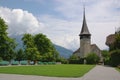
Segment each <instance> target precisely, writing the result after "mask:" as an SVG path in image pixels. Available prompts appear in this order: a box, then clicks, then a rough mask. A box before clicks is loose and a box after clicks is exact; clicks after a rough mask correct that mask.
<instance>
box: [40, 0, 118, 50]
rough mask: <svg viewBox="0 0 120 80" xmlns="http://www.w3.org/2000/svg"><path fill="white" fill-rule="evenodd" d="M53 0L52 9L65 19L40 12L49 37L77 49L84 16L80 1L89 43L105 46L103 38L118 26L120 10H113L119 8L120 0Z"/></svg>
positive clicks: (101, 47)
mask: <svg viewBox="0 0 120 80" xmlns="http://www.w3.org/2000/svg"><path fill="white" fill-rule="evenodd" d="M56 1H57V2H58V6H57V7H56V8H55V10H56V11H57V12H59V13H60V14H62V15H63V16H64V17H65V19H59V18H56V17H55V16H53V15H52V16H51V15H42V20H43V21H44V22H45V24H47V25H46V26H48V27H50V28H52V29H53V30H51V29H49V28H48V29H49V30H50V31H51V32H52V33H54V34H52V36H51V38H52V40H53V41H54V42H56V43H58V44H59V45H62V46H64V47H67V48H69V49H72V50H75V48H76V49H77V48H79V44H80V42H79V36H78V35H79V33H80V30H81V27H82V19H83V5H82V4H83V3H85V4H86V18H87V24H88V28H89V30H90V32H91V34H92V39H91V42H92V44H97V45H98V47H100V49H106V48H108V47H107V46H106V45H105V41H106V37H107V36H108V35H109V34H114V32H115V27H119V21H120V11H119V10H116V9H117V8H118V7H119V4H118V3H119V0H110V1H108V0H86V1H83V0H74V1H73V0H56ZM66 18H67V19H66ZM47 32H49V31H47ZM51 32H49V33H51ZM46 34H47V33H46ZM49 35H50V34H49Z"/></svg>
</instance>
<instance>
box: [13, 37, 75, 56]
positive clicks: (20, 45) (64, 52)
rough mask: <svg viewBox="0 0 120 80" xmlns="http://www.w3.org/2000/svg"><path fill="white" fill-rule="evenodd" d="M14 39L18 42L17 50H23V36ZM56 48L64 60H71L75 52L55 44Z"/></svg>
mask: <svg viewBox="0 0 120 80" xmlns="http://www.w3.org/2000/svg"><path fill="white" fill-rule="evenodd" d="M11 37H12V38H14V39H15V40H16V42H17V44H18V45H17V49H20V48H23V43H22V41H21V38H22V36H21V35H18V36H11ZM53 45H54V46H55V48H56V50H57V51H58V52H59V54H60V56H61V57H64V58H69V57H70V56H71V55H72V53H73V51H72V50H69V49H66V48H64V47H62V46H59V45H56V44H53Z"/></svg>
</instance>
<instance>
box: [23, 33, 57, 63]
mask: <svg viewBox="0 0 120 80" xmlns="http://www.w3.org/2000/svg"><path fill="white" fill-rule="evenodd" d="M22 40H23V43H24V47H25V52H26V55H27V59H29V60H41V59H43V60H42V61H55V60H56V59H57V58H58V52H57V51H56V49H55V48H54V46H53V44H52V42H51V41H50V39H48V38H47V37H46V35H43V34H42V33H39V34H36V35H34V36H32V35H31V34H24V36H23V38H22Z"/></svg>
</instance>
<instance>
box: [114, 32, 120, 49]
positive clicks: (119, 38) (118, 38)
mask: <svg viewBox="0 0 120 80" xmlns="http://www.w3.org/2000/svg"><path fill="white" fill-rule="evenodd" d="M114 49H120V33H116V34H115V42H114Z"/></svg>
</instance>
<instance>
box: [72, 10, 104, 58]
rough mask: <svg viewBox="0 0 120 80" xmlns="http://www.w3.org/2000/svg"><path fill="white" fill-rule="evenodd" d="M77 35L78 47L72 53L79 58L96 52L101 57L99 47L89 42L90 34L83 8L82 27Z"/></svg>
mask: <svg viewBox="0 0 120 80" xmlns="http://www.w3.org/2000/svg"><path fill="white" fill-rule="evenodd" d="M79 36H80V48H78V49H77V50H76V51H75V52H74V53H73V54H74V55H76V56H79V57H80V58H85V57H86V56H87V55H88V54H89V53H96V54H97V55H98V56H99V57H100V58H102V55H101V50H100V49H99V47H98V46H97V45H96V44H91V34H90V32H89V29H88V26H87V23H86V17H85V8H84V13H83V24H82V29H81V32H80V34H79Z"/></svg>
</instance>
